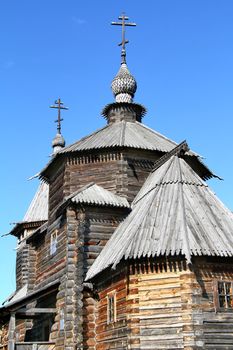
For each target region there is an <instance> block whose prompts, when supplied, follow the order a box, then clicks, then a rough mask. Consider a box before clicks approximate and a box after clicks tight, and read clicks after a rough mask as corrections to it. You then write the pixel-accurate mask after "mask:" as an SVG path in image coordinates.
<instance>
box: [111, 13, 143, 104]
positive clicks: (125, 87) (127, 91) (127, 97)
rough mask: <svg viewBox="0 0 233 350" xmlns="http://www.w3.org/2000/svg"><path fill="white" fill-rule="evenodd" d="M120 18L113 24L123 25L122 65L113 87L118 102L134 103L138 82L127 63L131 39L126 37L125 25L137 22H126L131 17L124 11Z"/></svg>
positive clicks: (133, 24) (134, 24)
mask: <svg viewBox="0 0 233 350" xmlns="http://www.w3.org/2000/svg"><path fill="white" fill-rule="evenodd" d="M118 19H119V20H121V22H112V23H111V24H112V25H119V26H121V27H122V40H121V43H120V44H119V46H121V67H120V69H119V71H118V73H117V75H116V77H115V78H114V79H113V81H112V84H111V87H112V91H113V95H114V96H115V99H116V102H128V103H132V102H133V98H134V94H135V92H136V90H137V82H136V80H135V78H134V77H133V76H132V74H131V73H130V71H129V69H128V67H127V64H126V44H128V43H129V40H126V39H125V27H126V26H130V27H132V26H133V27H135V26H136V23H130V22H126V21H127V20H128V19H129V17H126V16H125V14H124V13H123V14H122V15H121V16H119V17H118Z"/></svg>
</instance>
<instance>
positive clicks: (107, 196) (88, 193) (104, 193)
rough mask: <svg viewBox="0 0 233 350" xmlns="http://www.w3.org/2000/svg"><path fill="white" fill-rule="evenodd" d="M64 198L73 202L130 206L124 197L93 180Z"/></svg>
mask: <svg viewBox="0 0 233 350" xmlns="http://www.w3.org/2000/svg"><path fill="white" fill-rule="evenodd" d="M66 200H71V202H73V203H83V204H84V203H85V204H91V205H92V204H95V205H104V206H113V207H122V208H130V205H129V203H128V201H127V199H126V198H124V197H120V196H118V195H116V194H114V193H112V192H110V191H108V190H106V189H104V188H103V187H101V186H98V185H96V184H95V183H94V182H91V183H90V184H88V185H87V186H84V187H82V188H81V189H80V190H78V191H76V192H75V193H73V194H71V195H70V196H69V197H68V198H67V199H66Z"/></svg>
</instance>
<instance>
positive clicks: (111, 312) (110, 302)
mask: <svg viewBox="0 0 233 350" xmlns="http://www.w3.org/2000/svg"><path fill="white" fill-rule="evenodd" d="M116 321H117V308H116V291H115V290H114V291H112V292H110V293H108V294H107V324H112V323H115V322H116Z"/></svg>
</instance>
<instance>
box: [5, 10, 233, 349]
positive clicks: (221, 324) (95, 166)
mask: <svg viewBox="0 0 233 350" xmlns="http://www.w3.org/2000/svg"><path fill="white" fill-rule="evenodd" d="M120 19H121V20H122V23H121V24H122V25H123V29H124V25H125V21H127V17H124V16H122V17H120ZM123 33H124V31H123ZM125 43H126V41H125V39H124V36H123V41H122V52H121V58H122V61H121V66H120V69H119V71H118V73H117V75H116V77H115V78H114V79H113V81H112V91H113V94H114V96H115V101H114V102H113V103H110V104H109V105H107V106H106V107H105V108H104V110H103V112H102V114H103V116H104V117H105V118H106V121H107V124H106V126H105V127H103V128H102V129H100V130H98V131H96V132H94V133H93V134H91V135H88V136H86V137H84V138H82V139H81V140H79V141H77V142H75V143H74V144H72V145H70V146H67V147H65V142H64V139H63V137H62V135H61V128H60V127H59V128H58V133H57V135H56V137H55V139H54V140H53V148H54V154H53V157H52V158H51V160H50V162H49V163H48V164H47V165H46V167H45V168H44V169H43V170H42V171H41V173H40V180H41V182H40V185H39V188H38V191H37V193H36V195H35V197H34V198H33V201H32V202H31V205H30V207H29V209H28V211H27V213H26V214H25V217H24V219H23V221H22V222H20V223H18V224H17V225H16V226H15V227H14V228H13V230H12V231H11V234H12V235H14V236H15V237H17V239H18V246H17V261H16V291H15V292H14V293H13V294H12V295H11V296H10V297H9V298H8V300H7V301H6V302H5V303H4V305H3V306H2V307H1V308H0V323H1V334H0V335H1V339H0V340H1V341H0V349H2V350H7V349H8V350H14V349H16V350H31V349H33V350H36V349H39V350H50V349H56V350H63V349H66V350H74V349H85V350H107V349H134V350H139V349H142V350H146V349H173V350H175V349H186V350H191V349H233V330H232V329H233V264H232V263H233V258H232V257H233V215H232V213H231V211H230V210H228V209H227V208H226V207H225V206H224V205H223V204H222V203H221V202H220V201H219V199H218V198H217V197H216V196H215V194H214V193H213V192H212V191H211V190H210V189H209V187H208V186H207V183H206V180H208V179H209V178H211V177H214V176H215V175H214V174H213V173H212V172H211V171H210V170H209V169H208V167H207V166H206V165H205V164H204V163H203V162H202V161H201V160H200V158H199V156H198V155H197V154H196V153H194V152H193V151H191V150H190V149H189V147H188V145H187V143H186V142H182V143H181V144H179V145H177V144H176V143H175V142H174V141H172V140H169V139H168V138H166V137H165V136H163V135H161V134H159V133H158V132H156V131H154V130H151V129H150V128H148V127H146V126H145V125H144V124H143V123H142V119H143V116H144V114H145V113H146V109H145V107H144V106H142V105H140V104H138V103H135V102H134V101H133V99H134V94H135V92H136V88H137V84H136V80H135V78H134V77H133V76H132V74H131V73H130V71H129V69H128V66H127V63H126V51H125ZM58 109H59V113H60V109H61V101H60V100H59V103H58ZM59 115H60V114H59Z"/></svg>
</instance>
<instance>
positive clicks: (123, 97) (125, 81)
mask: <svg viewBox="0 0 233 350" xmlns="http://www.w3.org/2000/svg"><path fill="white" fill-rule="evenodd" d="M111 87H112V92H113V95H114V96H115V99H116V102H128V103H132V102H133V98H134V94H135V92H136V90H137V82H136V80H135V78H134V77H133V76H132V74H131V73H130V71H129V69H128V67H127V64H126V63H122V64H121V67H120V69H119V71H118V73H117V75H116V77H115V78H114V79H113V81H112V84H111Z"/></svg>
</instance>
